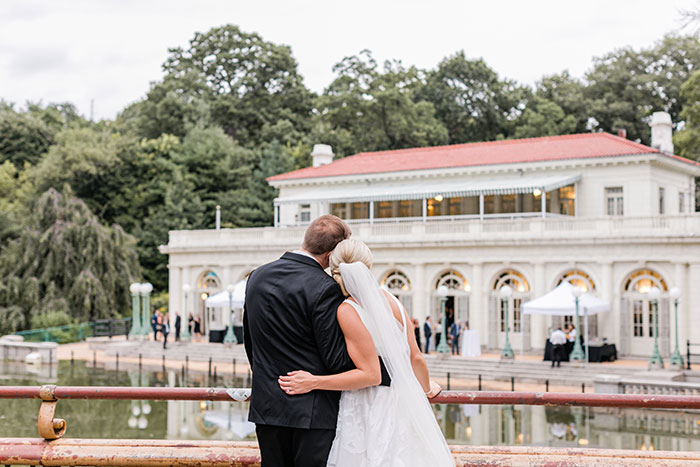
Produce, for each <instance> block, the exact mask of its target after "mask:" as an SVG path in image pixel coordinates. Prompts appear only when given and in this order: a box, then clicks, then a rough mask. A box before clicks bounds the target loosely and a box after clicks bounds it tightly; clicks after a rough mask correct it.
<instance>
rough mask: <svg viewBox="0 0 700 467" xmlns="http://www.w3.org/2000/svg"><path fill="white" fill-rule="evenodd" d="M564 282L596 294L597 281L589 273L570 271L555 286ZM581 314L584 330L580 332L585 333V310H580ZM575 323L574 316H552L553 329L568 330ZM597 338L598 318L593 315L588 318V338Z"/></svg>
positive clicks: (576, 270) (585, 291) (578, 270)
mask: <svg viewBox="0 0 700 467" xmlns="http://www.w3.org/2000/svg"><path fill="white" fill-rule="evenodd" d="M564 281H567V282H568V283H569V284H571V285H573V286H576V287H578V288H579V289H581V290H582V291H583V292H584V293H590V294H592V295H595V294H596V286H595V281H594V280H593V278H592V277H591V276H590V275H589V274H588V273H586V272H585V271H582V270H581V269H569V270H568V271H566V272H565V273H564V274H562V275H561V276H559V279H558V280H557V282H556V284H555V286H558V285H559V284H561V283H562V282H564ZM579 313H580V314H579V316H580V319H581V327H582V329H579V330H578V332H579V333H583V332H584V330H583V326H584V324H585V321H584V319H585V318H584V310H579ZM573 322H574V316H552V328H554V329H556V328H558V327H561V328H562V329H565V328H568V327H569V324H572V323H573ZM581 335H583V334H581ZM597 336H598V316H597V315H592V316H589V317H588V338H589V339H590V338H592V337H597Z"/></svg>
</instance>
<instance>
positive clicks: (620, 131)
mask: <svg viewBox="0 0 700 467" xmlns="http://www.w3.org/2000/svg"><path fill="white" fill-rule="evenodd" d="M617 136H619V137H620V138H627V130H625V129H624V128H618V129H617Z"/></svg>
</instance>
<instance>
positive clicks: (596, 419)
mask: <svg viewBox="0 0 700 467" xmlns="http://www.w3.org/2000/svg"><path fill="white" fill-rule="evenodd" d="M434 409H435V413H436V416H437V419H438V423H439V424H440V426H441V427H442V430H443V432H444V433H445V435H446V438H447V439H448V442H449V443H450V444H467V445H482V446H488V445H510V446H513V445H515V446H517V445H529V446H556V447H575V446H580V447H584V446H587V447H594V448H608V449H637V450H660V449H661V450H669V451H695V450H698V449H700V413H690V412H676V411H665V410H642V409H615V408H592V407H591V408H585V407H541V406H497V405H484V406H474V405H462V406H459V405H440V406H435V407H434Z"/></svg>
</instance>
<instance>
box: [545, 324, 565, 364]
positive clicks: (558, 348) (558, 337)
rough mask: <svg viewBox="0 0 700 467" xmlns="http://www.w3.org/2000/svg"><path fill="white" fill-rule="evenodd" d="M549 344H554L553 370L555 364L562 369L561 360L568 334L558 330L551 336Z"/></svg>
mask: <svg viewBox="0 0 700 467" xmlns="http://www.w3.org/2000/svg"><path fill="white" fill-rule="evenodd" d="M549 342H551V343H552V368H554V363H556V364H557V368H559V367H561V358H562V354H563V353H564V344H566V334H564V331H562V330H561V328H557V329H555V330H554V332H552V335H551V336H549Z"/></svg>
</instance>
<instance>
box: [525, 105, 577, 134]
mask: <svg viewBox="0 0 700 467" xmlns="http://www.w3.org/2000/svg"><path fill="white" fill-rule="evenodd" d="M575 132H576V118H575V117H574V116H573V115H566V114H565V113H564V111H563V110H562V108H561V107H559V106H558V105H557V104H556V103H554V102H552V101H550V100H547V99H544V98H541V97H533V98H532V99H531V100H530V101H529V102H528V104H527V108H526V109H525V111H524V112H523V114H522V116H521V117H520V118H519V119H518V122H517V126H516V128H515V133H514V135H513V136H514V137H515V138H532V137H536V136H555V135H565V134H571V133H575Z"/></svg>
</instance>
